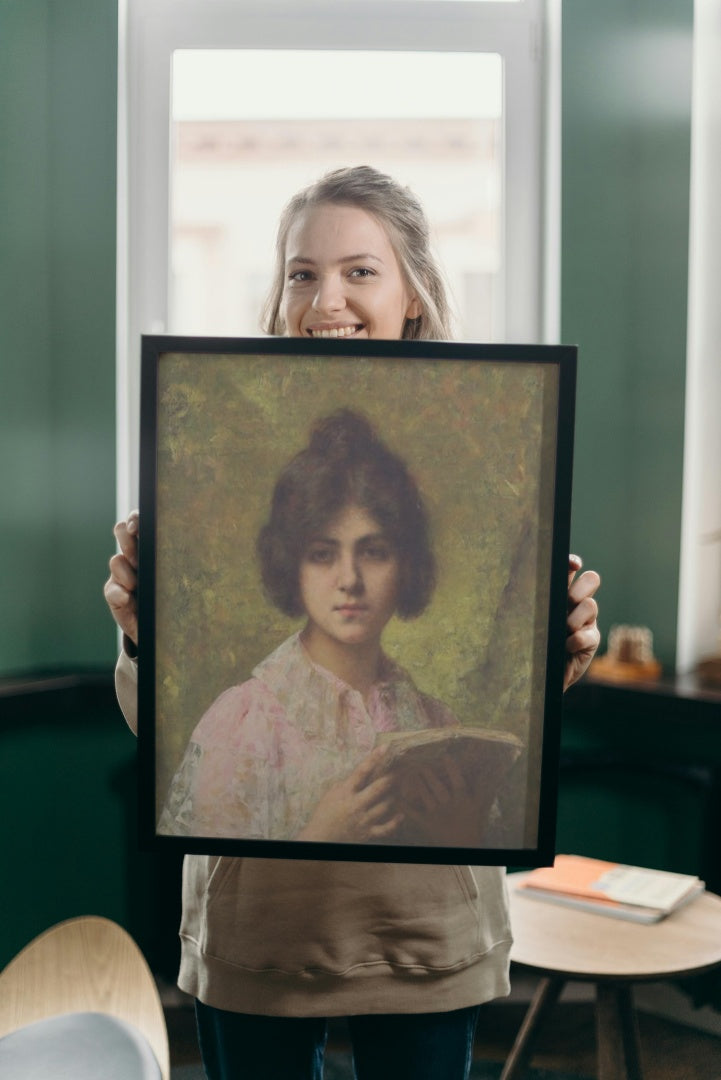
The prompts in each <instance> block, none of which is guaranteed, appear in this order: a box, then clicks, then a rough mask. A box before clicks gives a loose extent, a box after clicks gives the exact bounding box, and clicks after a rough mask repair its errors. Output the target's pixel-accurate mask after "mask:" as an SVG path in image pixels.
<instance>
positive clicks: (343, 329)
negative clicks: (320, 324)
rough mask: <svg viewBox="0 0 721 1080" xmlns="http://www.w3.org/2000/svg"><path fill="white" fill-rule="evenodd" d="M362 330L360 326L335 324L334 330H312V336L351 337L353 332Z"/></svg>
mask: <svg viewBox="0 0 721 1080" xmlns="http://www.w3.org/2000/svg"><path fill="white" fill-rule="evenodd" d="M358 330H360V326H334V327H333V329H332V330H311V331H310V334H311V337H320V338H338V337H350V336H351V334H355V333H357V331H358Z"/></svg>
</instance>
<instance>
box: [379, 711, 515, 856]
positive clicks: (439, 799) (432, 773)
mask: <svg viewBox="0 0 721 1080" xmlns="http://www.w3.org/2000/svg"><path fill="white" fill-rule="evenodd" d="M377 744H378V745H381V746H382V745H385V746H387V747H388V754H387V757H386V759H385V761H384V763H383V772H384V773H389V774H390V775H391V776H392V777H393V779H394V782H395V783H394V794H395V796H396V798H397V800H398V803H399V805H400V806H401V807H402V810H403V814H404V825H403V828H402V837H401V838H399V839H401V842H405V843H409V844H442V845H444V846H446V845H453V846H459V847H480V846H482V844H483V842H484V838H485V836H486V833H487V830H488V825H489V818H490V815H491V812H492V808H493V804H494V802H495V800H496V798H497V796H498V793H499V791H500V790H501V787H502V786H503V783H504V781H505V780H506V777H507V775H508V773H509V771H510V769H511V768H512V766H513V765H514V764H515V762H516V761H517V760H518V758H519V757H520V755H521V752H522V751H523V743H522V741H521V740H520V739H519V738H518V737H517V736H516V735H512V734H511V733H509V732H505V731H493V730H485V729H483V728H463V727H460V726H459V727H448V728H431V729H428V730H423V731H398V732H383V733H381V734H379V735H378V738H377ZM396 785H397V786H396Z"/></svg>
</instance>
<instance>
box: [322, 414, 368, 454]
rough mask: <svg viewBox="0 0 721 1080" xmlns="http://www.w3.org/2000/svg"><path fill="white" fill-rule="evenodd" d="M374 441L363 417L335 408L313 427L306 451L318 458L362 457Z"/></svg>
mask: <svg viewBox="0 0 721 1080" xmlns="http://www.w3.org/2000/svg"><path fill="white" fill-rule="evenodd" d="M375 442H377V439H376V435H375V432H374V430H373V427H372V426H371V423H370V421H369V420H367V419H366V417H365V416H362V415H361V414H360V413H357V412H353V410H352V409H338V411H337V412H334V413H332V414H331V415H330V416H324V417H323V418H322V419H320V420H318V421H317V423H316V424H315V425H314V427H313V431H312V434H311V437H310V447H309V449H310V452H311V454H317V455H318V457H330V456H332V457H333V458H334V459H336V460H338V459H339V458H345V459H346V460H347V459H351V458H356V457H363V456H365V454H366V452H367V448H368V447H369V446H370V445H372V444H373V443H375Z"/></svg>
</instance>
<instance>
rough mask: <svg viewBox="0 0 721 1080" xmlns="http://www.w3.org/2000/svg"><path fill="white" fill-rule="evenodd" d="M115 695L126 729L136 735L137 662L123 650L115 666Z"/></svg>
mask: <svg viewBox="0 0 721 1080" xmlns="http://www.w3.org/2000/svg"><path fill="white" fill-rule="evenodd" d="M115 693H116V695H117V698H118V704H119V705H120V708H121V709H122V712H123V716H124V717H125V719H126V721H127V724H128V727H129V728H130V730H131V731H132V732H133V734H135V735H137V734H138V662H137V660H135V659H133V658H132V657H131V656H129V655H128V653H127V652H126V651H125V650H124V649H123V651H122V652H121V654H120V656H119V657H118V662H117V664H116V666H115Z"/></svg>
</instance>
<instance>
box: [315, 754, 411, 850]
mask: <svg viewBox="0 0 721 1080" xmlns="http://www.w3.org/2000/svg"><path fill="white" fill-rule="evenodd" d="M385 756H386V749H385V748H384V747H379V748H376V749H375V750H373V751H372V752H371V753H370V754H369V755H368V757H366V758H364V759H363V761H361V763H360V765H357V766H356V768H355V769H354V770H353V772H352V773H350V775H349V776H346V777H345V779H343V780H339V781H338V782H337V783H335V784H333V786H332V787H330V788H329V789H328V790H327V791H326V793H325V794H324V795H323V796H322V798H321V799H320V801H319V802H318V804H317V806H316V808H315V810H314V811H313V814H312V817H311V819H310V821H309V822H308V824H307V825H306V826H305V828H304V829H302V830H301V831H300V832H299V833H298V835H297V836H296V840H315V841H323V842H325V843H328V842H334V841H335V842H337V843H348V844H354V843H358V844H363V843H375V844H382V843H383V842H385V841H388V840H389V839H391V838H392V837H393V834H394V833H395V832H396V830H397V829H398V826H399V825H400V824H401V822H402V821H403V815H402V814H401V813H399V812H398V810H397V808H396V804H395V799H394V798H393V797H392V791H391V789H392V787H393V780H392V779H391V777H390V776H389V775H388V774H387V773H386V774H384V775H381V776H379V775H378V773H379V769H381V768H382V765H383V759H384V757H385Z"/></svg>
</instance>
